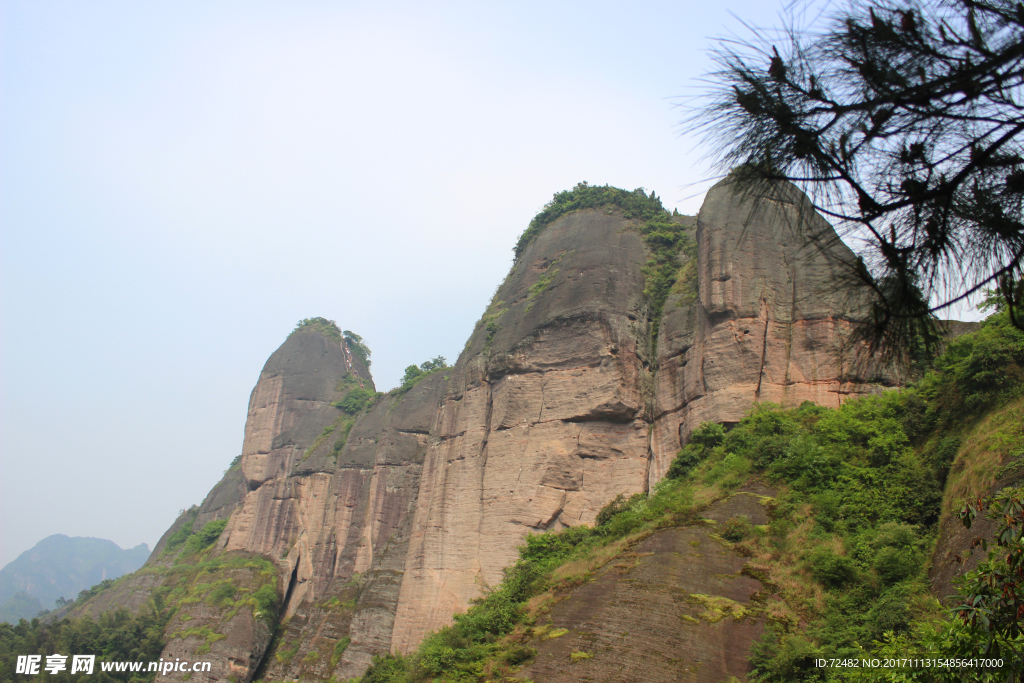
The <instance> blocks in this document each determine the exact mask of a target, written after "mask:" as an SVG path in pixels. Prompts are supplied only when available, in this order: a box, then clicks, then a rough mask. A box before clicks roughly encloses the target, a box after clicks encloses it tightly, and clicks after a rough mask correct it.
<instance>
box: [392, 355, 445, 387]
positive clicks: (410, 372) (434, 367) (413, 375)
mask: <svg viewBox="0 0 1024 683" xmlns="http://www.w3.org/2000/svg"><path fill="white" fill-rule="evenodd" d="M448 367H450V366H449V365H448V361H447V360H446V359H445V357H444V356H437V357H436V358H433V359H431V360H428V361H424V362H423V363H420V366H419V367H416V366H415V365H410V366H409V367H407V368H406V369H405V374H404V375H403V376H402V383H401V384H400V385H399V387H398V389H397V390H396V391H397V392H398V393H399V394H404V393H405V392H407V391H409V390H410V389H412V388H413V387H414V386H416V385H417V384H419V383H420V382H422V381H423V380H424V379H426V378H427V377H428V376H430V375H432V374H434V373H435V372H438V371H439V370H446V369H447V368H448Z"/></svg>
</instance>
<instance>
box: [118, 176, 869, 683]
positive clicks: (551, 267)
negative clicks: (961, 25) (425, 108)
mask: <svg viewBox="0 0 1024 683" xmlns="http://www.w3.org/2000/svg"><path fill="white" fill-rule="evenodd" d="M652 199H653V197H652ZM673 220H675V221H677V222H679V223H682V224H683V225H684V226H685V225H689V224H690V221H692V219H686V218H683V217H680V218H674V219H673ZM640 229H641V223H640V221H639V220H637V219H631V218H627V217H625V216H624V215H623V213H622V212H621V211H620V210H619V209H616V208H614V207H610V206H608V207H599V208H588V209H584V210H579V211H576V212H573V213H569V214H567V215H564V216H562V217H561V218H558V219H557V220H555V221H553V222H552V223H551V224H550V225H548V226H547V227H546V228H544V229H543V230H542V231H541V232H540V233H539V234H538V235H537V236H536V237H535V238H534V239H533V240H532V241H531V242H529V244H527V245H526V247H525V249H524V250H523V251H522V253H521V256H520V257H519V258H517V260H516V262H515V264H514V265H513V267H512V270H511V272H510V273H509V275H508V277H507V278H506V280H505V281H504V283H503V284H502V285H501V287H500V288H499V289H498V291H497V293H496V294H495V297H494V299H493V301H492V302H491V304H490V306H489V307H488V309H487V311H485V313H484V315H483V317H482V318H481V320H480V322H479V324H478V325H477V327H476V329H475V331H474V332H473V335H472V336H471V338H470V339H469V341H468V342H467V345H466V348H465V350H464V351H463V353H462V355H461V357H460V358H459V360H458V362H457V363H456V365H455V366H454V367H453V368H448V369H445V370H443V371H441V372H436V373H434V374H432V375H430V376H428V377H426V378H425V379H423V381H421V382H420V383H418V384H416V385H415V386H413V387H412V388H410V389H407V390H406V391H404V392H403V391H394V392H391V393H389V394H386V395H384V396H382V397H379V398H378V399H377V400H376V402H375V403H374V404H373V405H372V407H371V408H369V409H368V410H364V411H362V412H360V413H359V414H358V415H350V414H348V413H346V412H344V411H343V410H341V409H339V408H337V407H335V406H334V405H332V404H334V403H337V402H338V401H339V400H340V399H342V398H343V397H345V396H346V395H348V394H349V393H350V392H352V391H355V390H356V388H357V387H359V388H365V389H370V390H372V389H373V384H372V381H371V379H370V375H369V371H368V368H367V367H366V365H365V364H364V363H363V361H362V360H360V358H359V357H358V356H357V355H354V354H353V353H352V352H351V349H349V348H348V347H347V346H346V343H345V341H344V339H343V338H342V337H341V335H340V333H338V330H337V328H335V327H333V325H331V326H325V325H319V326H304V327H303V326H300V328H299V329H297V330H296V332H294V333H293V334H292V335H291V336H290V337H289V338H288V340H287V341H285V343H284V344H282V346H281V347H280V348H279V349H278V350H277V351H276V352H275V353H274V354H273V355H272V356H271V357H270V359H269V360H268V361H267V364H266V366H265V367H264V369H263V372H262V373H261V375H260V378H259V381H258V382H257V384H256V387H255V389H254V390H253V393H252V397H251V399H250V403H249V414H248V418H247V421H246V430H245V440H244V443H243V449H242V455H241V458H240V462H239V463H238V464H237V465H235V466H233V467H232V468H231V469H230V470H229V471H228V472H227V473H226V475H225V478H224V480H222V481H221V482H220V483H219V484H218V485H217V486H215V487H214V489H213V490H212V491H211V493H210V495H209V496H208V497H207V499H206V501H205V502H204V503H203V505H202V506H200V507H199V508H198V509H197V510H195V511H193V512H190V513H189V514H187V515H185V516H183V517H182V518H181V519H179V521H178V522H176V524H175V526H174V527H172V528H171V530H169V531H168V533H167V534H166V535H165V537H164V539H162V540H161V543H160V545H158V547H157V549H156V551H155V552H154V555H153V559H152V560H151V561H150V565H149V566H150V569H151V572H150V573H149V574H146V575H145V576H146V577H148V578H146V579H145V580H142V579H141V578H140V579H139V580H137V581H135V583H132V582H127V583H125V584H124V586H123V587H121V588H119V589H118V590H119V591H120V592H117V593H112V594H111V595H112V596H113V597H111V596H108V597H107V598H106V600H107V602H106V603H104V605H107V606H110V607H113V606H116V605H117V604H126V605H132V606H138V605H139V604H141V602H142V600H141V598H140V595H146V594H149V593H151V592H152V591H154V590H156V589H157V587H158V586H159V585H160V579H158V578H152V577H154V576H157V577H159V576H163V575H164V574H161V572H164V573H166V574H167V575H170V574H173V567H172V563H173V561H174V557H173V555H168V554H165V553H163V549H164V548H166V547H167V543H168V539H169V538H170V537H171V536H172V535H173V534H174V533H176V532H177V531H179V530H180V529H185V528H187V526H188V525H191V528H192V529H193V530H199V529H201V528H202V526H203V525H204V524H207V523H208V522H210V521H213V520H221V519H227V520H228V521H227V526H226V528H225V529H224V531H223V533H222V534H221V536H220V538H219V540H218V541H217V545H216V546H215V549H214V552H215V553H220V555H219V556H221V557H239V558H262V560H261V561H264V562H265V561H267V560H269V561H270V562H271V563H273V564H272V566H273V568H274V571H275V572H276V579H275V580H276V585H277V588H278V592H279V595H280V597H281V602H282V605H281V609H280V614H279V615H278V617H279V621H278V622H274V621H273V620H272V619H271V620H269V622H268V619H267V618H266V617H267V616H268V615H263V617H262V618H257V616H256V612H254V611H246V610H237V609H236V610H231V609H228V608H227V607H217V605H216V604H213V603H211V602H210V601H209V600H199V601H193V602H191V603H184V604H182V606H181V607H180V609H179V612H178V614H177V615H176V616H175V618H174V621H173V622H172V624H171V625H170V626H169V628H168V634H169V635H175V634H177V636H178V637H176V638H171V640H170V641H169V644H168V646H167V649H166V650H165V652H164V656H165V658H171V659H173V658H175V657H181V658H183V659H185V658H189V659H194V658H197V656H198V654H199V653H200V651H201V650H202V649H203V648H204V647H206V648H209V651H208V653H207V654H204V657H203V658H205V659H209V660H210V661H213V662H222V664H219V665H217V666H220V667H221V668H220V670H217V671H214V672H212V677H209V678H208V680H226V679H227V678H228V676H234V677H236V679H237V680H241V681H249V680H252V678H253V676H254V675H255V674H256V672H257V670H258V671H259V672H261V674H260V675H262V676H264V677H266V678H267V679H272V680H282V679H283V680H295V679H299V680H307V679H321V680H322V679H327V678H330V677H332V676H334V677H338V678H343V679H344V678H349V677H353V676H358V675H359V674H361V673H362V671H363V670H365V668H366V667H367V665H368V664H369V663H370V659H371V656H372V655H373V654H375V653H381V652H387V651H390V650H400V651H406V652H407V651H410V650H412V649H413V648H415V647H416V645H417V644H418V643H419V642H420V640H421V639H422V638H423V636H424V635H425V634H426V633H428V632H429V631H432V630H434V629H437V628H439V627H441V626H444V625H446V624H448V623H450V622H451V620H452V616H453V614H455V613H457V612H459V611H462V610H464V609H465V608H466V607H467V605H468V604H469V602H470V601H471V600H472V599H473V598H476V597H478V596H479V595H481V593H482V592H483V591H484V590H485V589H486V588H487V587H489V586H494V585H496V584H497V583H498V582H499V581H500V580H501V577H502V570H503V569H504V568H505V567H507V566H508V565H509V564H511V563H512V562H513V561H514V560H515V558H516V555H517V546H518V545H519V544H520V543H521V542H522V540H523V538H524V537H525V536H526V535H527V534H529V533H539V532H543V531H547V530H558V529H562V528H565V527H568V526H573V525H579V524H590V523H592V522H593V520H594V519H595V517H596V515H597V513H598V511H599V510H600V509H601V507H603V506H604V505H605V504H607V503H608V502H609V501H610V500H612V499H613V498H615V496H616V495H618V494H626V495H629V494H632V493H636V492H642V491H645V490H647V489H648V488H649V486H650V485H651V484H653V483H655V482H656V481H658V480H659V479H660V478H661V477H662V476H663V475H664V472H665V471H666V469H667V468H668V465H669V464H670V462H671V460H672V458H673V457H674V456H675V453H676V451H677V450H678V449H679V448H680V446H681V444H683V443H684V442H685V440H686V438H687V436H688V435H689V433H690V431H691V430H692V429H693V428H694V427H695V426H696V425H698V424H699V423H700V422H702V421H705V420H710V421H717V422H735V421H738V420H739V419H741V418H742V416H743V415H744V414H745V413H746V412H747V411H748V410H749V408H750V407H751V405H752V404H753V403H754V402H755V401H774V402H777V403H782V404H786V405H792V404H798V403H800V402H801V401H804V400H811V401H816V402H818V403H823V404H825V405H833V406H834V405H838V404H839V402H840V401H841V400H843V397H844V396H847V395H851V394H860V393H871V392H875V391H878V390H879V388H880V386H881V384H880V383H879V381H877V380H876V378H874V377H873V376H869V375H868V374H865V373H863V372H858V371H856V370H855V369H853V368H852V366H851V365H850V363H849V361H848V359H849V356H850V350H849V349H847V348H845V347H844V341H843V340H844V338H845V335H846V333H847V332H849V330H850V328H851V326H852V324H853V321H854V319H855V318H856V315H857V313H856V307H855V300H856V297H851V296H849V293H848V292H843V291H837V290H836V289H835V288H834V287H833V286H832V283H833V282H834V281H835V279H836V275H837V273H838V272H839V269H840V268H841V265H840V264H841V263H843V262H849V261H850V259H852V254H851V253H850V252H849V250H848V249H846V247H845V246H843V245H842V243H841V242H839V240H838V238H837V237H836V235H835V232H834V231H833V230H832V229H831V227H829V226H828V224H827V223H825V221H824V220H822V219H821V218H820V217H819V216H817V215H816V214H814V213H813V211H812V210H811V208H810V205H809V204H808V202H807V200H806V198H805V197H803V195H802V194H800V193H799V192H798V191H797V190H796V188H794V187H792V186H788V185H779V186H776V187H775V188H774V189H773V190H772V192H771V193H769V194H765V195H760V196H756V197H755V196H739V195H736V194H734V193H733V191H732V186H731V185H730V183H729V182H728V181H726V182H723V183H720V184H719V185H717V186H716V187H715V188H713V189H712V190H711V192H709V194H708V198H707V201H706V202H705V205H704V208H703V209H702V210H701V213H700V216H699V217H698V220H697V223H696V233H695V237H696V240H697V256H696V257H694V258H692V259H690V260H689V261H684V263H683V264H682V268H681V271H680V277H679V282H678V283H677V284H676V286H675V287H674V288H673V290H672V293H671V294H670V296H669V299H668V302H667V303H666V305H665V307H664V310H663V311H662V318H661V320H662V322H661V325H660V329H659V330H657V331H656V332H657V334H656V335H654V334H652V330H651V319H652V317H655V314H656V313H657V312H653V311H652V310H651V303H650V301H649V300H648V298H647V297H646V296H645V294H644V290H645V278H646V277H647V276H646V275H645V265H647V264H648V262H649V259H651V252H650V251H649V249H648V248H647V246H645V243H644V238H643V237H642V235H641V231H640ZM680 258H685V257H684V256H683V255H680ZM648 270H650V269H648ZM324 322H326V321H324ZM655 338H656V340H657V341H656V344H655V343H653V341H652V340H653V339H655ZM885 381H887V380H885V379H883V380H882V383H884V382H885ZM254 566H255V565H254ZM261 566H262V565H261ZM231 571H233V572H235V573H234V574H232V576H233V577H234V578H233V580H235V581H237V582H239V584H240V585H242V584H244V583H245V582H246V581H249V582H250V583H252V582H256V581H257V579H258V577H257V573H258V572H257V570H256V569H252V570H251V571H250V574H251V576H248V578H247V577H246V576H244V573H245V570H244V568H241V569H240V568H238V566H237V563H236V567H235V569H232V570H231ZM141 576H142V575H140V577H141ZM253 585H255V584H253ZM104 608H108V607H104ZM274 623H276V630H277V635H276V637H275V642H274V644H273V645H272V646H271V645H269V644H268V643H269V640H270V637H271V631H272V629H271V626H272V625H274ZM204 628H205V629H206V630H205V631H203V629H204ZM210 633H216V634H220V635H224V636H226V637H225V638H223V639H220V640H218V639H216V638H211V637H210V636H209V634H210ZM204 634H205V635H204ZM204 638H205V640H204ZM211 641H212V642H211ZM268 647H269V650H268ZM225 667H226V668H225ZM174 675H175V674H171V676H170V677H169V678H167V680H169V681H170V680H181V679H177V678H174ZM191 680H192V681H193V682H195V681H198V680H201V677H200V676H198V675H196V676H193V678H192V679H191Z"/></svg>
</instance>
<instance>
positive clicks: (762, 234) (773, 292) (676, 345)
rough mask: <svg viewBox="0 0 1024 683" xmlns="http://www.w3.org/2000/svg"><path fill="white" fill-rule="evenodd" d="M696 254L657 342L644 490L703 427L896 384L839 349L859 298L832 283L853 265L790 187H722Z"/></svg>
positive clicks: (710, 202)
mask: <svg viewBox="0 0 1024 683" xmlns="http://www.w3.org/2000/svg"><path fill="white" fill-rule="evenodd" d="M697 244H698V256H697V263H696V264H690V265H688V269H687V272H688V278H689V280H690V282H687V281H686V278H684V280H683V281H681V282H680V285H679V286H677V288H676V291H674V292H673V293H672V295H671V296H670V297H669V300H668V302H667V303H666V306H665V314H664V318H663V322H662V325H661V331H660V334H659V337H658V352H657V358H658V368H659V371H658V374H657V377H656V391H657V411H658V412H657V416H656V419H655V429H654V432H653V435H652V442H651V452H652V462H651V471H650V474H651V476H650V481H651V483H654V482H656V481H658V480H659V479H661V477H663V476H664V474H665V472H666V470H667V469H668V466H669V465H670V464H671V462H672V459H673V458H674V457H675V454H676V452H677V451H678V450H679V448H680V447H681V446H682V445H683V444H684V443H685V441H686V438H687V437H688V436H689V434H690V432H691V431H693V429H694V428H695V427H697V426H698V425H699V424H700V423H702V422H705V421H710V422H726V423H735V422H738V421H739V420H740V419H741V418H742V417H743V416H744V415H745V414H746V412H747V411H748V410H749V409H750V407H751V405H752V404H753V403H754V402H755V401H771V402H773V403H778V404H781V405H783V406H796V405H799V404H800V403H801V402H803V401H813V402H814V403H819V404H821V405H824V406H829V407H833V408H834V407H837V406H838V405H839V404H840V403H841V402H842V401H843V400H845V399H846V398H847V397H852V396H857V395H860V394H864V393H875V392H878V391H880V390H881V388H882V387H883V386H887V385H888V386H891V385H893V384H894V383H895V382H896V378H895V377H893V376H891V375H890V374H886V373H882V372H881V371H880V370H879V368H878V367H877V366H874V365H871V364H865V363H864V362H863V354H861V355H860V356H859V357H858V354H857V349H856V348H851V347H850V345H849V344H848V342H847V341H846V339H847V337H848V335H849V333H850V332H851V330H852V328H853V325H854V322H855V321H856V320H857V319H858V317H859V316H862V315H863V313H862V311H859V310H858V309H859V307H860V306H861V304H860V297H859V296H858V292H857V291H856V290H853V289H850V288H843V287H841V286H840V285H837V283H842V282H844V281H848V280H849V278H847V277H845V276H846V275H848V272H849V271H848V270H847V269H846V266H847V265H848V264H852V263H854V262H855V257H854V254H853V252H851V251H850V249H849V248H847V247H846V245H844V244H843V243H842V242H841V241H840V240H839V237H838V235H836V232H835V230H833V229H832V227H831V226H830V225H829V224H828V223H827V222H826V221H825V220H824V219H823V218H822V217H821V216H820V215H818V214H817V213H816V212H815V211H814V209H813V207H812V206H811V205H810V202H809V201H808V199H807V197H806V196H805V195H804V194H803V193H802V192H800V191H799V190H798V189H797V188H796V187H795V186H793V185H790V184H788V183H787V184H783V183H779V184H776V185H775V186H774V187H772V188H771V191H770V192H758V193H753V192H742V191H740V190H738V189H737V188H736V186H735V184H734V183H733V182H732V180H731V179H726V180H724V181H722V182H720V183H719V184H717V185H715V186H714V187H713V188H712V189H711V190H710V191H709V192H708V194H707V197H706V198H705V200H704V205H703V206H702V207H701V210H700V214H699V216H698V217H697ZM855 359H858V360H860V361H861V362H856V363H855V362H854V361H855Z"/></svg>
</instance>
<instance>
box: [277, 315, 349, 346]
mask: <svg viewBox="0 0 1024 683" xmlns="http://www.w3.org/2000/svg"><path fill="white" fill-rule="evenodd" d="M300 330H309V331H313V332H319V333H320V334H322V335H324V336H325V337H327V338H329V339H334V340H335V341H338V342H340V341H341V339H342V333H341V330H340V329H339V328H338V323H336V322H334V321H333V320H328V319H327V318H303V319H302V320H300V321H299V322H297V323H295V329H294V330H292V331H291V334H289V335H288V337H289V338H290V337H291V336H292V335H293V334H295V333H296V332H299V331H300Z"/></svg>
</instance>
